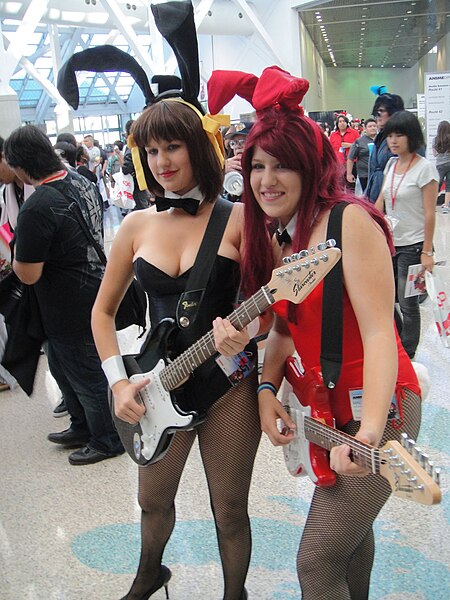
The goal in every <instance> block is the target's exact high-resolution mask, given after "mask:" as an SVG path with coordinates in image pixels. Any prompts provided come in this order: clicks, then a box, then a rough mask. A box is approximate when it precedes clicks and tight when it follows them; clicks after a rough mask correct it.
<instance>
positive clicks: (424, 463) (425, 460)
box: [419, 452, 429, 469]
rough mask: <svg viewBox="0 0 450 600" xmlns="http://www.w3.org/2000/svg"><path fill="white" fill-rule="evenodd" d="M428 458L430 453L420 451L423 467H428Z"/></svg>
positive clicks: (420, 462) (420, 461) (420, 460)
mask: <svg viewBox="0 0 450 600" xmlns="http://www.w3.org/2000/svg"><path fill="white" fill-rule="evenodd" d="M428 459H429V456H428V454H425V452H420V454H419V464H420V466H421V467H422V468H423V469H425V468H426V466H427V463H428Z"/></svg>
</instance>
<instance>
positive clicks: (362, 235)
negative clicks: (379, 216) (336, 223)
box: [342, 204, 386, 241]
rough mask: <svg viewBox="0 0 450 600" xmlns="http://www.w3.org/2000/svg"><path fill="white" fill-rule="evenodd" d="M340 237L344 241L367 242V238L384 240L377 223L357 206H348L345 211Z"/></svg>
mask: <svg viewBox="0 0 450 600" xmlns="http://www.w3.org/2000/svg"><path fill="white" fill-rule="evenodd" d="M342 235H343V237H344V239H345V240H346V241H351V240H354V241H356V240H358V241H359V240H367V236H369V238H372V236H375V237H380V238H384V239H386V238H385V235H384V232H383V230H382V229H381V227H380V226H379V225H378V223H377V222H376V221H374V220H373V218H372V217H371V215H370V214H369V213H368V212H367V211H366V210H364V208H363V207H362V206H359V205H358V204H349V205H348V206H347V208H346V209H345V211H344V215H343V219H342Z"/></svg>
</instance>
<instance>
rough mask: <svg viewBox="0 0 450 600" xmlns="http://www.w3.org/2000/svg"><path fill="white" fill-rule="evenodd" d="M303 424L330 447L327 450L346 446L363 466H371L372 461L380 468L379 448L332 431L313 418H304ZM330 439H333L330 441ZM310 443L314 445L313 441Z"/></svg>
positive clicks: (331, 428) (328, 426) (335, 430)
mask: <svg viewBox="0 0 450 600" xmlns="http://www.w3.org/2000/svg"><path fill="white" fill-rule="evenodd" d="M305 422H306V425H307V427H308V429H309V430H310V431H311V432H312V433H313V434H316V435H317V436H318V437H319V438H321V441H323V442H324V443H326V444H327V445H330V447H329V448H327V449H328V450H330V449H331V448H332V447H333V446H334V445H340V444H348V445H350V447H351V448H352V450H354V452H356V453H357V455H358V458H361V459H362V460H363V461H364V466H366V467H370V466H371V465H372V460H373V459H374V461H375V464H376V467H377V468H378V469H379V468H380V464H381V457H380V450H379V448H373V447H370V446H368V444H365V443H364V442H361V441H359V440H356V439H355V438H354V437H352V436H350V435H348V434H346V433H344V432H342V431H339V430H337V429H334V428H333V427H331V426H330V425H326V424H324V423H320V422H318V421H317V420H316V419H314V418H313V417H307V416H306V417H305ZM324 436H326V437H324ZM330 437H331V438H334V439H330ZM310 441H312V442H313V443H314V440H310ZM333 442H334V443H333Z"/></svg>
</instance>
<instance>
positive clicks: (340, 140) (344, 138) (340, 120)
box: [330, 115, 359, 189]
mask: <svg viewBox="0 0 450 600" xmlns="http://www.w3.org/2000/svg"><path fill="white" fill-rule="evenodd" d="M358 138H359V132H358V131H357V130H356V129H353V128H352V127H351V126H350V122H349V120H348V118H347V117H346V116H345V115H338V117H337V119H336V124H335V129H334V131H333V132H332V133H331V135H330V142H331V145H332V146H333V150H334V151H335V152H336V155H337V157H338V161H339V163H340V164H341V165H342V167H343V168H342V177H343V178H344V181H345V185H346V186H347V187H349V188H351V189H354V187H355V185H354V184H349V183H348V182H347V180H346V177H345V165H346V164H347V155H348V152H349V149H350V148H351V146H352V144H353V142H354V141H355V140H357V139H358Z"/></svg>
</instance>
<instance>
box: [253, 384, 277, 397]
mask: <svg viewBox="0 0 450 600" xmlns="http://www.w3.org/2000/svg"><path fill="white" fill-rule="evenodd" d="M263 390H270V391H271V392H272V393H273V394H274V396H276V395H277V393H278V390H277V388H276V387H275V386H274V385H273V383H270V381H263V382H261V383H260V384H259V386H258V389H257V390H256V393H257V394H259V392H262V391H263Z"/></svg>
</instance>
